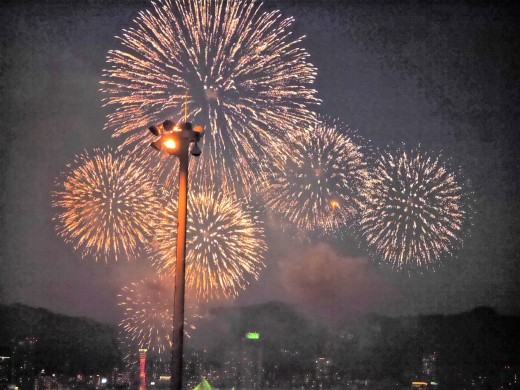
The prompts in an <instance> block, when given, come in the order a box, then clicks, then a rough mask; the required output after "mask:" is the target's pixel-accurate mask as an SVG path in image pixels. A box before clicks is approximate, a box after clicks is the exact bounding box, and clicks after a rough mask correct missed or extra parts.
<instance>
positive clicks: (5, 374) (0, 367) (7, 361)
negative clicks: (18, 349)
mask: <svg viewBox="0 0 520 390" xmlns="http://www.w3.org/2000/svg"><path fill="white" fill-rule="evenodd" d="M10 379H11V358H10V357H9V356H3V355H0V388H4V387H5V386H6V385H7V384H8V383H9V381H10Z"/></svg>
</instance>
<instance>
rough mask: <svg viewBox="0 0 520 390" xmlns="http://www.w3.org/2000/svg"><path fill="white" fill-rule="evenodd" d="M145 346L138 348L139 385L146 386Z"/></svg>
mask: <svg viewBox="0 0 520 390" xmlns="http://www.w3.org/2000/svg"><path fill="white" fill-rule="evenodd" d="M146 351H147V350H146V348H140V349H139V387H140V388H141V387H146Z"/></svg>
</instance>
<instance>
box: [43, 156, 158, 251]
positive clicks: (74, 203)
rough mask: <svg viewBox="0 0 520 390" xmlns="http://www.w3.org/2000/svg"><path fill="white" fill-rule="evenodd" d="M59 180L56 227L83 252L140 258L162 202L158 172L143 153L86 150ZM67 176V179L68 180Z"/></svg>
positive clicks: (54, 199)
mask: <svg viewBox="0 0 520 390" xmlns="http://www.w3.org/2000/svg"><path fill="white" fill-rule="evenodd" d="M68 168H69V171H68V172H66V173H64V174H62V176H61V177H60V179H58V180H57V181H56V187H57V189H56V190H55V191H53V192H52V198H53V200H52V205H53V206H54V207H56V208H58V209H59V212H58V214H57V216H56V217H55V218H54V220H55V221H56V230H57V232H58V234H59V235H60V236H62V237H63V238H64V239H65V241H66V242H68V243H71V244H72V245H73V247H74V250H78V251H80V252H81V253H82V255H83V256H93V257H95V259H96V260H98V259H100V258H102V259H104V260H105V261H108V260H109V259H114V260H118V259H119V258H121V257H126V258H128V259H130V258H134V257H135V256H136V253H137V251H138V250H139V249H141V248H142V247H143V244H144V243H145V242H146V241H147V239H148V237H149V236H150V234H151V233H152V226H153V222H152V220H151V218H150V215H151V213H150V210H154V209H158V208H160V206H161V203H160V201H159V199H158V198H157V196H156V190H155V187H154V182H155V180H154V176H153V174H152V173H151V171H150V170H149V169H146V168H145V167H144V166H143V164H142V161H140V159H139V157H138V155H137V154H125V155H120V154H114V153H113V152H112V151H111V150H110V149H104V150H99V149H96V150H94V155H92V156H91V155H89V154H88V152H84V153H83V154H80V155H78V156H76V157H75V159H74V162H73V163H72V164H68ZM62 177H63V178H62Z"/></svg>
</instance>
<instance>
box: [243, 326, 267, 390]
mask: <svg viewBox="0 0 520 390" xmlns="http://www.w3.org/2000/svg"><path fill="white" fill-rule="evenodd" d="M263 355H264V348H263V342H262V340H261V338H260V333H258V332H248V333H246V334H245V336H244V337H243V338H242V341H241V344H240V362H239V366H240V375H239V382H240V389H242V390H250V389H260V388H261V387H262V378H263V374H264V369H263Z"/></svg>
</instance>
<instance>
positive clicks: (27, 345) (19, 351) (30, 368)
mask: <svg viewBox="0 0 520 390" xmlns="http://www.w3.org/2000/svg"><path fill="white" fill-rule="evenodd" d="M37 342H38V339H37V338H36V337H34V336H27V337H21V338H16V339H14V340H13V352H12V361H11V378H12V381H13V382H14V383H16V384H17V385H18V387H20V389H22V390H29V389H32V388H33V386H34V379H35V377H36V372H35V370H36V367H35V364H34V351H35V349H36V343H37Z"/></svg>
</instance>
